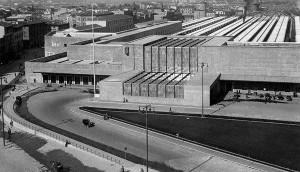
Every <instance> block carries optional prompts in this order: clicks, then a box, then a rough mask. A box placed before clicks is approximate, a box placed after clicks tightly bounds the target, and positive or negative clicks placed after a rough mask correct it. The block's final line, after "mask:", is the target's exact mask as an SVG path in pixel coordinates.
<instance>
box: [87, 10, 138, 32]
mask: <svg viewBox="0 0 300 172" xmlns="http://www.w3.org/2000/svg"><path fill="white" fill-rule="evenodd" d="M92 23H94V24H98V25H99V26H102V27H106V32H120V31H124V30H128V29H132V28H133V27H134V24H133V17H131V16H127V15H122V14H115V15H106V16H99V17H97V18H96V19H95V20H94V21H86V24H92Z"/></svg>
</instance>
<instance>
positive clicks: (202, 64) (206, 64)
mask: <svg viewBox="0 0 300 172" xmlns="http://www.w3.org/2000/svg"><path fill="white" fill-rule="evenodd" d="M204 66H206V67H208V63H204V62H202V63H201V71H202V78H201V79H202V96H201V98H202V102H201V103H202V107H201V108H202V115H201V116H202V117H203V116H204V108H203V67H204Z"/></svg>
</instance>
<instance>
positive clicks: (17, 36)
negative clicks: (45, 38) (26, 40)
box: [12, 24, 23, 58]
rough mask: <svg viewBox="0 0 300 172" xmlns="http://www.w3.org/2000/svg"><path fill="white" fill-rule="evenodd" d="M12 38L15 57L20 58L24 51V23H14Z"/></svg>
mask: <svg viewBox="0 0 300 172" xmlns="http://www.w3.org/2000/svg"><path fill="white" fill-rule="evenodd" d="M12 39H13V49H14V54H15V58H20V57H21V55H22V53H23V24H15V25H13V37H12Z"/></svg>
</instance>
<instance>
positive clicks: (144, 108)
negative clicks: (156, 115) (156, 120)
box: [139, 105, 153, 172]
mask: <svg viewBox="0 0 300 172" xmlns="http://www.w3.org/2000/svg"><path fill="white" fill-rule="evenodd" d="M151 108H152V107H151V105H145V106H139V113H142V114H145V115H146V147H147V159H146V171H147V172H148V159H149V153H148V152H149V151H148V111H150V112H151ZM152 109H153V108H152Z"/></svg>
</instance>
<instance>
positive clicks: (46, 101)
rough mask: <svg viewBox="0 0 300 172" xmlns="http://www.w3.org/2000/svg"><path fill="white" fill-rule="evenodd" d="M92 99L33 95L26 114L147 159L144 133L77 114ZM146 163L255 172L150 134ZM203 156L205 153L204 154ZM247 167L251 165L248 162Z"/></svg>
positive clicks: (74, 95) (82, 95)
mask: <svg viewBox="0 0 300 172" xmlns="http://www.w3.org/2000/svg"><path fill="white" fill-rule="evenodd" d="M90 96H91V95H90V94H87V93H80V92H79V91H78V90H77V91H76V90H68V89H66V90H64V91H57V92H48V93H42V94H38V95H35V96H33V97H31V98H30V99H29V100H28V107H29V111H30V112H31V113H32V114H33V115H35V116H36V117H37V118H39V119H41V120H42V121H44V122H46V123H49V124H51V125H54V126H57V127H59V128H62V129H65V130H67V131H70V132H73V133H76V134H78V135H81V136H84V137H86V138H89V139H92V140H95V141H97V142H100V143H104V144H106V145H110V146H112V147H114V148H117V149H120V150H124V148H125V147H127V152H128V153H131V154H135V155H137V156H140V157H143V158H146V151H145V150H146V149H145V147H146V144H145V134H144V131H143V129H137V128H136V127H130V126H128V125H127V124H123V123H120V122H117V123H116V122H114V121H111V120H108V121H106V120H103V119H102V118H101V117H97V116H94V115H93V114H89V113H87V112H83V111H80V110H78V107H80V106H87V105H89V104H86V101H83V100H84V99H87V98H89V97H90ZM86 117H89V118H90V119H93V121H94V122H95V123H96V126H95V127H92V128H86V127H85V126H83V125H82V119H83V118H86ZM150 135H151V137H149V160H151V161H159V162H164V163H166V164H168V165H170V166H172V167H174V168H178V169H182V170H184V171H191V170H192V171H257V170H255V169H253V168H249V167H248V166H245V165H241V164H239V163H236V162H233V161H228V160H225V159H222V158H219V157H217V156H218V155H217V156H216V155H212V154H208V153H207V152H206V153H203V152H202V151H199V150H198V148H195V147H190V146H187V145H183V144H182V142H181V141H179V142H176V140H175V141H174V139H171V141H170V139H169V138H168V137H165V136H162V135H157V134H154V133H151V134H150ZM204 152H205V151H204ZM249 163H250V162H249ZM243 164H245V163H243Z"/></svg>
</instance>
